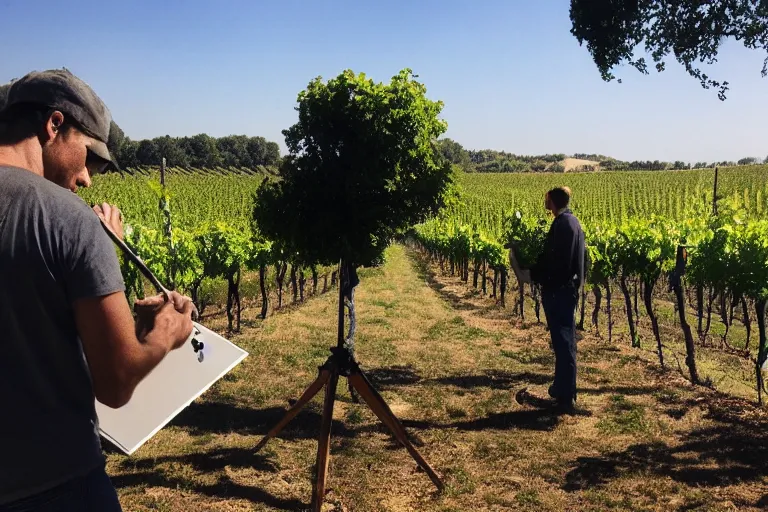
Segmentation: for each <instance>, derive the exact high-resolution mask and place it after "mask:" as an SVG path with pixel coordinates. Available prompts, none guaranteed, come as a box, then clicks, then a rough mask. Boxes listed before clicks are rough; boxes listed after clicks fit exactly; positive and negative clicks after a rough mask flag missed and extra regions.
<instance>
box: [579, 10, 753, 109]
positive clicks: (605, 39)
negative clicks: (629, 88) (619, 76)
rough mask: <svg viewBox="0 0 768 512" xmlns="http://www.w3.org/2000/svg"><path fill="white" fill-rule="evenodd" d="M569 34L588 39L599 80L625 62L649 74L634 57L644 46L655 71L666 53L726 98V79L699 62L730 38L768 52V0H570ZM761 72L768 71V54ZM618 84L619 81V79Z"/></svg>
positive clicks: (712, 58)
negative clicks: (716, 77)
mask: <svg viewBox="0 0 768 512" xmlns="http://www.w3.org/2000/svg"><path fill="white" fill-rule="evenodd" d="M570 18H571V22H572V27H571V34H573V35H574V36H575V37H576V39H577V40H578V41H579V44H584V43H585V42H586V44H587V49H588V50H589V52H590V54H591V55H592V58H593V60H594V62H595V64H596V65H597V68H598V70H599V71H600V74H601V75H602V78H603V80H605V81H611V80H614V79H615V78H616V77H615V76H614V75H613V73H612V71H611V70H612V69H613V68H615V67H617V66H619V65H621V64H629V65H630V66H632V67H634V68H635V69H637V70H638V71H640V72H641V73H644V74H648V63H647V62H646V60H645V58H644V57H638V58H636V57H635V52H636V51H637V50H636V49H637V47H638V46H640V45H641V44H644V47H645V50H646V52H648V53H650V54H651V57H652V59H653V62H654V63H655V67H656V70H657V71H658V72H661V71H663V70H664V69H665V62H664V58H665V57H667V56H668V55H669V54H670V53H671V54H673V55H674V57H675V59H676V60H677V61H678V62H679V63H680V64H682V65H683V66H684V67H685V70H686V71H687V72H688V74H690V75H691V76H692V77H694V78H696V79H697V80H699V82H700V83H701V86H702V87H704V88H705V89H709V88H710V87H714V88H715V89H717V90H718V93H717V94H718V97H719V98H720V99H721V100H725V93H726V91H727V90H728V82H726V81H723V82H720V81H716V80H713V79H712V78H710V77H709V76H707V75H706V74H705V73H703V72H702V71H701V70H700V69H699V68H698V67H697V66H698V64H697V63H706V64H711V63H713V62H716V60H717V55H718V52H719V50H720V45H721V44H722V43H723V42H724V41H725V40H726V39H728V38H734V39H736V40H737V41H740V42H741V43H742V44H743V45H744V46H745V47H746V48H750V49H759V50H768V3H766V2H765V1H760V2H757V1H755V0H721V1H715V2H702V1H700V0H597V1H595V0H571V8H570ZM762 75H763V76H764V77H765V76H766V75H768V57H766V59H765V61H764V62H763V69H762ZM619 82H621V81H620V80H619Z"/></svg>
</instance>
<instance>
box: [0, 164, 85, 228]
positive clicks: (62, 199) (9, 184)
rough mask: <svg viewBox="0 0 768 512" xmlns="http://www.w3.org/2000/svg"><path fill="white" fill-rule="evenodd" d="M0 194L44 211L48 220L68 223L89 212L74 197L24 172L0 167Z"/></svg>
mask: <svg viewBox="0 0 768 512" xmlns="http://www.w3.org/2000/svg"><path fill="white" fill-rule="evenodd" d="M0 191H2V193H3V195H6V196H8V197H13V198H15V199H17V200H21V201H23V202H24V206H25V208H33V209H36V208H37V209H42V210H44V211H46V212H47V213H48V216H49V217H50V219H51V220H52V221H65V222H72V221H73V220H75V219H77V218H80V219H82V218H83V217H81V216H83V215H87V214H88V213H89V212H90V210H91V209H90V207H89V206H88V205H87V204H86V203H85V202H84V201H83V200H82V199H81V198H80V197H79V196H78V195H77V194H74V193H72V192H71V191H69V190H67V189H65V188H63V187H60V186H59V185H56V184H55V183H53V182H51V181H49V180H47V179H45V178H44V177H42V176H39V175H37V174H34V173H33V172H30V171H27V170H25V169H19V168H15V167H3V166H0Z"/></svg>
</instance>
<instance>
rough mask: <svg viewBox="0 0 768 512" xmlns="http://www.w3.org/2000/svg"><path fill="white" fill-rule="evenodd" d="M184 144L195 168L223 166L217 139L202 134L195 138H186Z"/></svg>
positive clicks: (190, 161)
mask: <svg viewBox="0 0 768 512" xmlns="http://www.w3.org/2000/svg"><path fill="white" fill-rule="evenodd" d="M183 144H184V146H185V147H186V151H187V154H188V155H189V163H190V165H192V166H193V167H216V166H218V165H221V155H220V154H219V148H218V147H217V146H216V139H214V138H213V137H211V136H210V135H207V134H205V133H201V134H199V135H195V136H194V137H185V138H184V139H183Z"/></svg>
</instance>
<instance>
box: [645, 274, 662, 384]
mask: <svg viewBox="0 0 768 512" xmlns="http://www.w3.org/2000/svg"><path fill="white" fill-rule="evenodd" d="M655 285H656V283H655V282H646V283H644V289H643V302H645V311H646V312H647V313H648V318H650V319H651V327H652V328H653V336H654V337H655V338H656V348H657V350H658V352H659V364H661V367H662V369H663V368H664V352H663V350H662V348H661V333H660V332H659V321H658V320H657V319H656V314H655V313H654V311H653V288H654V286H655Z"/></svg>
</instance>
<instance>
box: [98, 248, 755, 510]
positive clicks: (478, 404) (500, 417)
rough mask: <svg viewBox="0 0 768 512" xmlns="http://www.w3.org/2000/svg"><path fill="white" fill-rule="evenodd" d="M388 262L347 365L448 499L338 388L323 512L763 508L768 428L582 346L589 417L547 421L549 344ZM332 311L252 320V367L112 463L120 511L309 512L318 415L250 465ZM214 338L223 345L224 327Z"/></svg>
mask: <svg viewBox="0 0 768 512" xmlns="http://www.w3.org/2000/svg"><path fill="white" fill-rule="evenodd" d="M387 257H388V260H387V263H386V264H385V265H384V267H383V268H381V269H377V270H368V271H366V272H365V273H363V274H362V275H361V278H362V282H361V285H360V286H359V288H358V290H357V306H358V310H357V312H358V337H357V355H358V358H359V360H360V361H361V363H362V367H363V370H364V371H365V372H366V373H367V374H368V375H369V377H370V378H371V379H372V381H373V382H374V383H375V384H376V385H377V387H378V388H379V390H380V391H381V392H382V395H383V396H384V398H385V399H386V400H387V401H388V403H389V404H390V406H391V408H392V409H393V411H394V412H395V413H396V414H397V415H398V416H399V417H400V418H401V419H402V420H403V422H404V424H405V425H406V428H407V429H408V431H409V433H410V434H411V437H412V439H413V440H414V442H415V443H416V444H417V446H418V447H419V449H420V451H421V452H422V454H423V455H424V456H425V457H426V458H427V460H428V461H429V462H430V463H431V464H432V465H433V466H434V467H435V468H436V469H437V470H438V472H439V473H441V474H442V475H443V476H444V479H445V481H446V482H447V484H448V487H447V490H446V491H445V492H444V493H443V494H441V495H438V494H436V492H435V490H434V487H433V486H432V484H431V482H430V481H429V479H428V478H427V477H426V475H425V474H424V473H423V472H420V471H419V470H418V469H417V467H416V465H415V463H414V462H413V460H412V459H411V458H410V457H409V456H408V454H407V452H406V451H405V450H404V449H403V448H402V447H399V446H398V445H397V444H396V443H395V442H394V441H393V439H392V437H391V436H390V435H389V434H388V433H387V431H386V430H385V429H384V428H383V427H382V426H381V425H380V424H379V423H378V421H377V420H376V418H375V417H374V416H373V414H372V413H371V412H370V411H369V410H368V409H367V408H366V407H365V406H363V405H358V404H355V403H352V402H351V400H350V397H349V393H348V391H347V389H346V382H345V381H344V380H342V381H341V382H340V386H339V401H338V402H337V407H336V410H335V418H336V421H335V422H334V425H333V431H332V445H331V465H330V481H329V487H330V492H329V494H328V497H327V503H328V507H327V508H328V510H337V511H366V512H368V511H371V512H373V511H442V512H448V511H470V510H472V511H475V510H558V511H561V510H595V511H597V510H665V511H667V510H702V511H703V510H707V511H720V510H723V511H725V510H745V511H750V510H761V509H765V508H766V507H768V463H767V462H766V461H768V417H767V416H766V414H765V412H763V411H760V410H758V409H756V408H754V407H753V406H751V405H750V404H749V402H747V401H745V400H741V399H738V398H728V397H726V396H723V395H720V394H718V393H716V392H713V391H711V390H707V389H694V388H692V387H691V386H690V385H688V384H687V383H686V382H685V380H684V379H682V378H680V377H679V376H677V375H675V374H674V373H670V374H660V373H658V371H657V370H656V369H655V367H654V366H653V365H652V364H650V363H649V361H648V360H647V358H645V357H644V356H643V355H642V354H641V353H638V351H633V350H632V349H630V348H624V347H621V346H619V345H618V344H615V345H609V344H607V343H606V342H604V341H601V340H599V339H596V338H593V337H592V336H591V335H589V334H587V335H586V336H585V337H584V339H583V340H582V341H580V342H579V386H580V396H579V401H580V404H581V405H582V406H583V407H585V408H586V409H587V410H589V411H590V413H591V414H590V415H588V416H556V415H555V414H553V413H552V412H551V411H550V410H549V409H547V408H546V407H542V406H541V405H536V404H535V402H532V401H530V400H524V399H523V398H524V397H526V396H528V395H529V394H531V395H536V396H546V388H547V386H548V385H549V383H550V381H551V377H552V369H553V363H554V359H553V356H552V352H551V350H550V348H549V346H548V335H547V333H546V331H545V330H544V328H543V326H541V325H536V324H535V320H534V321H532V322H530V323H526V324H520V323H518V322H513V321H512V320H511V319H510V315H509V313H508V312H506V311H502V310H501V309H500V308H498V307H497V306H496V305H495V304H494V301H493V300H491V299H486V298H484V297H481V296H480V295H478V294H477V293H475V292H474V291H472V290H470V289H468V288H467V287H466V286H465V285H464V284H462V283H459V282H458V280H456V279H454V278H450V277H444V276H441V275H439V273H436V272H435V269H433V268H431V267H429V266H427V265H426V264H425V263H424V262H422V261H420V260H419V259H418V257H417V256H416V255H415V254H414V253H410V252H409V250H408V249H406V248H404V247H401V246H395V247H392V248H391V249H390V250H389V251H388V253H387ZM334 299H335V294H333V293H328V294H325V295H323V296H320V297H317V298H313V299H311V300H309V301H307V303H306V304H304V305H302V306H301V307H298V308H289V309H288V310H287V311H284V312H282V313H280V314H278V315H274V316H271V317H269V318H268V319H267V320H266V321H264V322H261V321H259V320H255V318H254V315H255V314H256V313H257V308H250V309H248V310H246V312H245V317H244V320H245V321H244V327H243V332H242V333H241V334H238V335H232V336H231V337H230V339H232V340H233V341H234V342H235V343H237V344H238V345H240V346H242V347H243V348H245V349H246V350H248V351H249V352H250V354H251V355H250V356H249V357H248V358H247V359H246V360H245V361H244V362H243V363H242V364H241V365H240V366H239V367H238V368H236V369H235V370H234V371H233V372H231V374H229V375H228V376H227V377H225V379H223V380H222V381H221V382H220V383H218V384H217V385H216V386H214V387H213V388H212V389H211V390H209V391H208V392H207V393H206V394H205V395H203V397H202V398H201V399H199V400H198V401H196V402H195V403H194V404H193V405H192V406H190V407H189V408H188V409H187V410H185V411H184V412H182V413H181V414H180V415H179V416H178V417H177V418H176V419H175V420H174V421H173V422H172V424H171V425H169V426H168V427H166V428H165V429H163V430H162V431H161V432H159V433H158V434H157V435H156V436H155V437H154V438H153V439H152V440H150V441H149V442H148V443H147V444H146V445H145V446H144V447H142V449H141V450H139V451H138V452H137V453H136V454H134V456H132V457H125V456H123V455H120V454H119V453H116V452H112V451H111V452H110V453H109V457H108V461H109V462H108V471H109V473H110V475H111V476H112V478H113V482H114V483H115V485H116V486H117V487H118V489H119V493H120V498H121V502H122V503H123V507H124V510H126V511H144V510H162V511H184V512H194V511H201V510H216V511H235V510H237V511H240V510H243V511H245V510H304V509H306V508H307V507H308V503H309V497H310V493H311V476H312V471H313V464H314V460H315V454H316V447H317V443H316V437H317V435H318V432H319V424H320V407H321V400H320V397H318V398H316V399H315V400H314V401H313V402H312V403H311V404H310V405H309V406H308V407H307V408H305V410H304V411H303V412H302V413H301V414H300V415H299V416H298V417H297V418H296V419H295V420H294V421H293V422H292V423H291V424H290V425H289V426H288V427H287V428H286V429H285V430H284V431H283V432H282V433H281V435H280V436H279V437H278V438H277V439H274V440H272V441H270V443H269V444H268V445H267V446H266V448H264V450H262V451H261V452H260V453H259V454H254V453H253V447H254V446H255V445H256V444H257V443H258V441H259V440H260V439H261V436H262V435H263V434H264V433H266V432H267V430H268V429H269V428H270V427H271V426H272V425H273V424H274V423H275V422H276V421H278V420H279V419H280V417H281V416H282V414H283V411H284V410H285V408H286V406H287V405H288V400H289V399H292V398H297V397H298V396H299V394H300V393H301V392H302V390H303V389H304V388H305V387H306V385H308V384H309V383H310V382H311V381H312V380H313V379H314V378H315V376H316V374H317V366H318V365H320V364H322V362H323V361H324V360H325V358H326V357H327V355H328V347H329V346H331V345H332V344H333V343H334V340H335V327H336V326H335V314H336V304H335V303H334ZM529 318H533V317H532V315H531V316H529ZM206 324H207V325H209V326H211V327H214V328H223V326H224V325H225V320H223V319H222V318H220V317H213V318H210V319H209V320H206ZM526 388H527V392H523V390H524V389H526Z"/></svg>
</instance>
